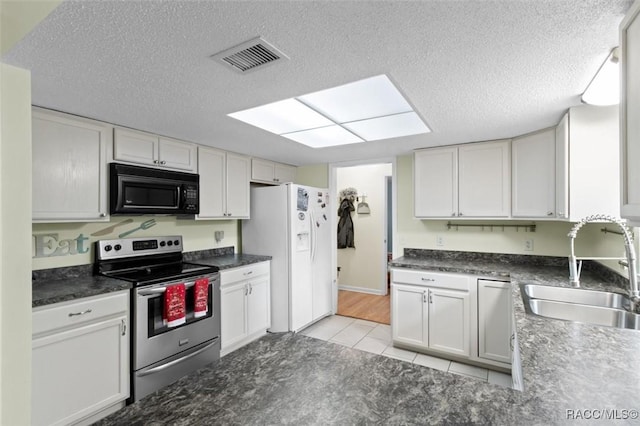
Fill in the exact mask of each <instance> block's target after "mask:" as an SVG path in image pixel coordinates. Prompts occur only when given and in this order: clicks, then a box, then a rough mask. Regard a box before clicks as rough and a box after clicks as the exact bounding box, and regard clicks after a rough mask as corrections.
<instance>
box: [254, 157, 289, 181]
mask: <svg viewBox="0 0 640 426" xmlns="http://www.w3.org/2000/svg"><path fill="white" fill-rule="evenodd" d="M295 178H296V168H295V167H293V166H290V165H288V164H282V163H275V162H273V161H268V160H263V159H261V158H253V159H252V160H251V180H252V181H254V182H262V183H271V184H276V185H279V184H281V183H286V182H293V181H294V180H295Z"/></svg>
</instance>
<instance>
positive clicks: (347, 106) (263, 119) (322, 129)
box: [229, 75, 431, 148]
mask: <svg viewBox="0 0 640 426" xmlns="http://www.w3.org/2000/svg"><path fill="white" fill-rule="evenodd" d="M229 117H232V118H235V119H237V120H241V121H244V122H245V123H248V124H251V125H252V126H256V127H259V128H261V129H264V130H267V131H268V132H271V133H275V134H277V135H281V136H284V137H286V138H288V139H291V140H294V141H296V142H299V143H302V144H305V145H307V146H310V147H313V148H324V147H328V146H335V145H345V144H352V143H359V142H366V141H374V140H380V139H390V138H398V137H402V136H409V135H417V134H422V133H429V132H430V131H431V130H430V129H429V127H427V125H426V124H424V122H423V121H422V119H421V118H420V116H418V114H416V113H415V112H414V111H413V108H411V105H409V102H407V100H406V99H405V98H404V97H403V96H402V94H400V92H399V91H398V89H396V87H395V86H394V85H393V83H391V80H389V78H388V77H387V76H386V75H379V76H376V77H371V78H367V79H364V80H360V81H356V82H355V83H350V84H345V85H343V86H339V87H334V88H333V89H327V90H321V91H319V92H314V93H310V94H308V95H304V96H300V97H297V98H291V99H285V100H284V101H280V102H274V103H271V104H268V105H263V106H260V107H256V108H251V109H247V110H244V111H238V112H234V113H232V114H229Z"/></svg>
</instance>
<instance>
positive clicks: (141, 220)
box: [31, 216, 239, 270]
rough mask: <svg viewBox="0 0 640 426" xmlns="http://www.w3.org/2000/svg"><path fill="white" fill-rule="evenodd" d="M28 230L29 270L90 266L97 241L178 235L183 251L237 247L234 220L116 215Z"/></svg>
mask: <svg viewBox="0 0 640 426" xmlns="http://www.w3.org/2000/svg"><path fill="white" fill-rule="evenodd" d="M31 229H32V237H31V238H32V240H31V241H32V242H31V256H32V269H33V270H41V269H50V268H60V267H66V266H77V265H89V264H93V262H94V259H95V258H94V243H95V242H96V241H99V240H109V239H115V238H134V237H157V236H165V235H181V236H182V238H183V243H184V251H185V252H188V251H197V250H208V249H216V248H222V247H229V246H230V247H232V248H234V249H236V250H237V248H238V244H239V232H238V221H237V220H219V221H218V220H216V221H212V220H211V221H196V220H193V219H178V218H176V217H175V216H131V217H123V216H116V217H112V218H111V222H92V223H34V224H33V225H32V227H31ZM216 231H222V232H223V233H224V237H223V238H222V239H221V240H220V241H216V239H215V233H216ZM121 235H122V237H120V236H121Z"/></svg>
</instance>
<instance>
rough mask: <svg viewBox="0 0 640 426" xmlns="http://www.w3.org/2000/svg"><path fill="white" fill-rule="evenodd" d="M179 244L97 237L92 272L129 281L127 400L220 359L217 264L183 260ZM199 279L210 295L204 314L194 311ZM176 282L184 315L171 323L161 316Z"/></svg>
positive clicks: (173, 239)
mask: <svg viewBox="0 0 640 426" xmlns="http://www.w3.org/2000/svg"><path fill="white" fill-rule="evenodd" d="M182 247H183V246H182V237H181V236H169V237H153V238H126V239H118V240H102V241H98V242H96V263H95V270H96V273H97V274H100V275H105V276H109V277H111V278H115V279H121V280H126V281H129V282H131V283H133V288H132V290H131V323H132V330H133V332H132V333H131V335H132V338H131V348H132V350H131V397H130V399H129V402H134V401H137V400H139V399H141V398H143V397H144V396H146V395H148V394H150V393H152V392H154V391H156V390H158V389H161V388H163V387H165V386H167V385H168V384H170V383H172V382H174V381H176V380H178V379H179V378H181V377H183V376H185V375H186V374H188V373H190V372H192V371H194V370H197V369H198V368H201V367H203V366H205V365H207V364H209V363H211V362H214V361H216V360H218V359H219V358H220V277H219V273H218V268H216V267H215V266H207V265H199V264H195V263H190V262H184V261H183V260H182V250H183V249H182ZM202 279H206V280H207V281H208V292H207V299H208V300H207V309H206V314H204V315H203V314H200V315H202V316H198V315H196V313H195V304H196V303H195V301H194V300H195V294H194V291H195V283H196V281H197V280H202ZM174 284H184V287H185V296H184V300H185V304H184V307H185V309H184V310H185V313H186V315H185V316H186V319H185V322H184V324H182V325H179V326H176V327H170V326H168V325H167V323H166V321H164V320H163V310H164V307H165V303H164V297H165V292H166V291H167V288H168V287H169V286H172V285H174ZM203 287H204V285H203ZM203 299H204V297H203Z"/></svg>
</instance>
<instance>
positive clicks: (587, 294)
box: [524, 284, 629, 309]
mask: <svg viewBox="0 0 640 426" xmlns="http://www.w3.org/2000/svg"><path fill="white" fill-rule="evenodd" d="M524 292H525V294H526V295H527V296H529V298H531V299H544V300H552V301H555V302H566V303H577V304H581V305H589V306H600V307H603V308H619V309H624V308H625V307H628V306H629V298H628V297H627V296H625V295H623V294H618V293H609V292H606V291H594V290H585V289H582V288H565V287H550V286H546V285H535V284H525V285H524Z"/></svg>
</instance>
